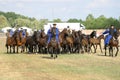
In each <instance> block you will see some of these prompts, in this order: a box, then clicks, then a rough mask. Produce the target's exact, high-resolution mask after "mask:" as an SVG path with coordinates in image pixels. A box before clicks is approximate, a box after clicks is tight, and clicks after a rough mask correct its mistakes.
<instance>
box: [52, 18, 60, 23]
mask: <svg viewBox="0 0 120 80" xmlns="http://www.w3.org/2000/svg"><path fill="white" fill-rule="evenodd" d="M53 22H57V23H60V22H62V21H61V19H59V18H57V19H54V20H53Z"/></svg>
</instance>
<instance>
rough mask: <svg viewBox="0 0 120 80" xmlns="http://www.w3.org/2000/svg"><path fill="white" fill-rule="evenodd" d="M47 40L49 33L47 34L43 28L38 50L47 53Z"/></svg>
mask: <svg viewBox="0 0 120 80" xmlns="http://www.w3.org/2000/svg"><path fill="white" fill-rule="evenodd" d="M46 42H47V35H46V34H45V32H44V30H41V32H40V36H39V41H38V52H39V53H40V52H42V53H46V48H45V47H46Z"/></svg>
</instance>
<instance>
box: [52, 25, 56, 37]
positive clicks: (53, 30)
mask: <svg viewBox="0 0 120 80" xmlns="http://www.w3.org/2000/svg"><path fill="white" fill-rule="evenodd" d="M51 33H52V37H55V36H56V28H54V27H53V28H51Z"/></svg>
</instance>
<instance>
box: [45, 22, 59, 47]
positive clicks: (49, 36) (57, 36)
mask: <svg viewBox="0 0 120 80" xmlns="http://www.w3.org/2000/svg"><path fill="white" fill-rule="evenodd" d="M56 25H57V24H53V27H51V26H50V29H49V30H48V32H47V35H48V41H47V47H48V44H49V42H50V40H51V38H52V32H51V29H52V28H55V29H56V35H55V38H56V41H57V43H58V45H59V29H58V28H57V27H56ZM59 46H60V45H59Z"/></svg>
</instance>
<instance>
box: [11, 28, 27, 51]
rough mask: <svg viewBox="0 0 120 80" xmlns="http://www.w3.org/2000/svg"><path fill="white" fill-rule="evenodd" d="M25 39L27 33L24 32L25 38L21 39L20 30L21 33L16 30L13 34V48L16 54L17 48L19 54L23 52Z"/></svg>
mask: <svg viewBox="0 0 120 80" xmlns="http://www.w3.org/2000/svg"><path fill="white" fill-rule="evenodd" d="M26 37H27V32H26V36H24V37H23V35H22V30H21V31H18V30H17V31H15V33H14V34H13V38H14V39H15V41H16V44H15V46H17V53H18V48H19V47H21V53H22V52H24V50H25V43H26Z"/></svg>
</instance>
